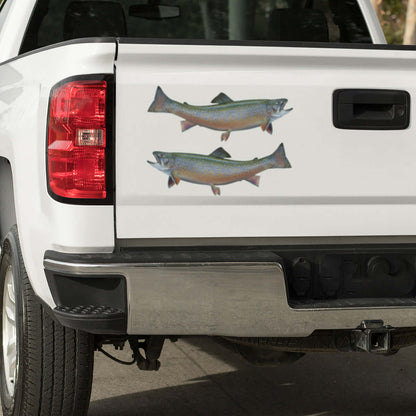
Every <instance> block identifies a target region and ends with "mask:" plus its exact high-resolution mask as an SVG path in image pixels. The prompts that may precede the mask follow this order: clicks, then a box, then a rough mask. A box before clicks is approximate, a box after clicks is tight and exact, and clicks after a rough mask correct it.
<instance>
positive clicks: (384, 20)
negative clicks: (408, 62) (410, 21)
mask: <svg viewBox="0 0 416 416" xmlns="http://www.w3.org/2000/svg"><path fill="white" fill-rule="evenodd" d="M407 2H408V0H377V1H376V3H377V7H378V8H379V15H381V25H382V27H383V31H384V34H385V35H386V39H387V42H388V43H392V44H401V43H402V42H403V34H404V29H405V23H406V10H407ZM373 3H374V2H373Z"/></svg>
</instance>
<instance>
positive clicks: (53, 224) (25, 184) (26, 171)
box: [0, 41, 116, 306]
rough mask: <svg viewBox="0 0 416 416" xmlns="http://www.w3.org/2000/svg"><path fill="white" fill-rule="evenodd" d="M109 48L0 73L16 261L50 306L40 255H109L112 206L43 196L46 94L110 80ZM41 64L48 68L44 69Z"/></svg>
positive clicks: (88, 48) (40, 56)
mask: <svg viewBox="0 0 416 416" xmlns="http://www.w3.org/2000/svg"><path fill="white" fill-rule="evenodd" d="M115 50H116V45H115V43H91V41H90V42H89V43H84V44H82V43H79V44H73V45H63V46H61V47H55V48H50V49H47V50H44V51H41V52H38V53H34V54H30V55H28V56H25V57H22V58H19V59H16V60H13V61H10V62H8V63H5V64H3V65H0V154H1V156H2V157H4V158H6V159H7V160H8V161H9V162H10V164H11V170H12V175H13V188H14V198H15V207H16V219H17V225H18V229H19V236H20V241H21V245H22V254H23V258H24V261H25V265H26V269H27V271H28V274H29V276H30V280H31V283H32V285H33V288H34V290H35V293H36V294H37V295H38V296H39V297H40V298H42V299H43V300H44V301H45V302H46V303H48V304H50V305H51V306H54V302H53V299H52V297H51V295H50V291H49V288H48V285H47V282H46V280H45V277H44V271H43V264H42V263H43V255H44V253H45V251H46V250H48V249H50V248H51V247H55V249H56V250H59V251H62V252H111V251H112V250H113V249H114V220H113V218H114V209H113V207H112V206H80V205H72V204H71V205H68V204H62V203H59V202H57V201H55V200H53V199H52V198H51V197H50V196H49V194H48V191H47V181H46V174H45V172H46V159H45V147H46V135H47V121H48V102H49V95H50V91H51V88H52V87H53V86H54V85H55V84H56V83H58V82H60V81H62V80H63V79H66V78H70V77H72V76H76V75H80V74H83V75H84V74H97V73H98V74H108V73H109V74H111V73H112V72H113V64H114V56H115ZM45 61H47V62H49V65H45Z"/></svg>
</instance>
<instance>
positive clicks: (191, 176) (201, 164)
mask: <svg viewBox="0 0 416 416" xmlns="http://www.w3.org/2000/svg"><path fill="white" fill-rule="evenodd" d="M153 156H154V158H155V159H156V162H150V161H148V163H149V164H150V165H151V166H153V167H155V168H156V169H158V170H160V171H161V172H163V173H166V174H167V175H168V176H169V180H168V187H169V188H171V187H172V186H174V185H179V182H180V181H181V180H183V181H186V182H191V183H195V184H199V185H210V186H211V189H212V192H213V193H214V195H220V194H221V191H220V188H218V185H228V184H230V183H234V182H238V181H248V182H250V183H252V184H253V185H255V186H259V184H260V176H258V173H260V172H263V171H264V170H267V169H276V168H280V169H284V168H291V165H290V163H289V160H288V159H287V157H286V153H285V148H284V145H283V143H282V144H281V145H280V146H279V148H278V149H277V150H276V151H275V152H274V153H272V154H271V155H269V156H266V157H263V158H261V159H257V158H256V159H253V160H248V161H238V160H230V157H231V156H230V155H229V154H228V153H227V152H226V151H225V150H224V149H223V148H222V147H219V148H218V149H217V150H215V151H214V152H213V153H211V154H210V155H208V156H205V155H198V154H193V153H167V152H153Z"/></svg>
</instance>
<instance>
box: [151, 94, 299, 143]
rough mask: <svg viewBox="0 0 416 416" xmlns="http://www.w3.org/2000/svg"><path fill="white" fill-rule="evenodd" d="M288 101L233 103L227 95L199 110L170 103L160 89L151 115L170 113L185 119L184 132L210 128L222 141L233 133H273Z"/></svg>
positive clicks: (283, 99) (186, 105) (281, 99)
mask: <svg viewBox="0 0 416 416" xmlns="http://www.w3.org/2000/svg"><path fill="white" fill-rule="evenodd" d="M287 101H288V100H287V99H286V98H279V99H276V100H244V101H233V100H232V99H231V98H230V97H228V96H227V95H225V94H224V93H220V94H219V95H217V96H216V97H215V98H214V99H213V100H212V101H211V102H212V103H214V105H203V106H196V105H190V104H187V103H183V104H182V103H179V102H178V101H174V100H172V99H170V98H169V97H168V96H167V95H166V94H165V93H164V92H163V91H162V88H160V87H157V90H156V95H155V99H154V101H153V103H152V105H151V106H150V107H149V109H148V111H149V112H151V113H171V114H175V115H176V116H179V117H182V118H184V119H185V120H183V121H181V126H182V131H186V130H188V129H190V128H191V127H194V126H202V127H207V128H209V129H212V130H219V131H223V132H224V133H222V134H221V140H222V141H225V140H227V139H228V138H229V137H230V134H231V132H232V131H235V130H248V129H254V128H256V127H261V128H262V130H263V131H264V130H265V131H267V132H268V133H270V134H272V133H273V126H272V123H273V121H275V120H277V119H278V118H281V117H283V116H285V115H286V114H287V113H289V112H290V111H292V108H289V109H285V106H286V104H287Z"/></svg>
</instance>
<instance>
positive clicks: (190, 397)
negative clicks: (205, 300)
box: [89, 340, 416, 416]
mask: <svg viewBox="0 0 416 416" xmlns="http://www.w3.org/2000/svg"><path fill="white" fill-rule="evenodd" d="M190 342H192V343H193V344H194V345H195V343H196V345H198V347H199V348H202V349H203V348H204V343H203V342H200V341H198V340H196V341H194V340H191V341H190ZM206 345H207V349H208V352H209V353H210V354H218V355H219V356H221V354H222V352H221V347H218V348H217V347H215V346H214V345H213V344H212V343H207V344H206ZM415 353H416V349H415V348H409V349H407V350H403V351H401V352H400V353H399V354H397V355H395V356H392V357H380V356H371V355H367V354H310V355H307V356H305V357H304V358H302V359H301V360H300V361H298V362H296V363H294V364H290V365H283V366H281V367H277V368H255V367H251V366H249V365H246V364H244V363H243V364H241V361H240V360H239V359H238V358H236V359H235V360H236V361H235V363H233V364H235V365H236V368H237V370H236V371H232V372H228V373H223V374H214V375H209V374H208V375H206V376H204V377H200V378H197V379H195V378H194V379H190V380H188V381H187V382H186V383H184V384H182V385H178V386H169V387H166V388H157V389H154V390H150V391H149V390H148V391H145V392H137V393H133V394H128V395H121V396H117V397H112V398H108V399H103V400H97V401H93V402H92V403H91V407H90V412H89V416H110V415H111V416H114V415H118V416H136V415H141V416H142V415H147V416H164V415H181V416H191V415H192V416H195V415H256V416H269V415H270V416H271V415H284V416H312V415H313V416H318V415H319V416H323V415H339V416H347V415H348V416H353V415H354V416H392V415H400V416H407V415H409V416H410V415H415V414H416V394H415V390H416V359H415V358H416V356H415V355H416V354H415ZM227 356H228V357H229V355H227ZM239 363H240V364H239ZM138 390H139V386H138Z"/></svg>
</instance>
